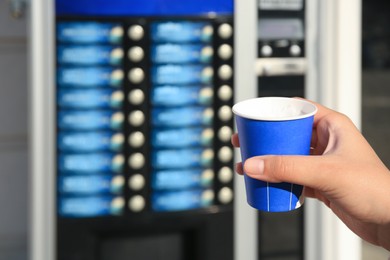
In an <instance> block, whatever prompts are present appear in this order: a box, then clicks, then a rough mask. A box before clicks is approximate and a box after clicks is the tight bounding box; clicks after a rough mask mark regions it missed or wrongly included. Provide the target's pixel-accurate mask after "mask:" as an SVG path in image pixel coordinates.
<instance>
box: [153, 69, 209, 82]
mask: <svg viewBox="0 0 390 260" xmlns="http://www.w3.org/2000/svg"><path fill="white" fill-rule="evenodd" d="M213 75H214V72H213V69H212V67H211V66H204V65H195V64H187V65H176V64H164V65H157V66H153V67H152V69H151V79H152V83H153V84H155V85H164V84H173V85H175V84H176V85H184V84H187V85H190V84H206V85H210V84H211V83H212V81H213Z"/></svg>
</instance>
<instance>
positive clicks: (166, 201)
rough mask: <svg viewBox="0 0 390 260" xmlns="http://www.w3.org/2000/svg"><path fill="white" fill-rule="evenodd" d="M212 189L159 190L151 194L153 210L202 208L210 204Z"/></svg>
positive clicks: (212, 197) (212, 196)
mask: <svg viewBox="0 0 390 260" xmlns="http://www.w3.org/2000/svg"><path fill="white" fill-rule="evenodd" d="M213 199H214V194H213V191H212V190H183V191H161V192H154V193H153V194H152V209H153V210H154V211H179V210H190V209H197V208H204V207H207V206H210V205H212V203H213Z"/></svg>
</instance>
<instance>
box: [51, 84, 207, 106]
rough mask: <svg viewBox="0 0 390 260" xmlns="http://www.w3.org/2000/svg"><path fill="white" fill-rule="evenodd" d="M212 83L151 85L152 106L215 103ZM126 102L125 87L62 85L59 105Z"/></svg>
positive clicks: (120, 104)
mask: <svg viewBox="0 0 390 260" xmlns="http://www.w3.org/2000/svg"><path fill="white" fill-rule="evenodd" d="M213 95H214V94H213V89H212V87H207V86H205V87H203V86H200V85H195V86H178V85H160V86H152V87H151V94H150V102H151V104H152V105H153V106H163V107H175V106H192V105H200V106H210V105H211V104H212V103H213ZM124 102H125V97H124V93H123V91H122V90H117V89H110V88H88V89H84V88H59V89H58V91H57V105H58V106H59V107H60V108H69V109H78V108H80V109H92V108H97V109H100V108H111V109H119V108H121V107H122V106H123V103H124Z"/></svg>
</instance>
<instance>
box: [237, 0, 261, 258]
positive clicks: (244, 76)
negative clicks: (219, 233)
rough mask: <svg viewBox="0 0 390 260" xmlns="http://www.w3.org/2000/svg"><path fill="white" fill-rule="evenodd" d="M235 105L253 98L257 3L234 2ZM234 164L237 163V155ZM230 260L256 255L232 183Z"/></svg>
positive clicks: (252, 217) (250, 217) (251, 213)
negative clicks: (232, 225) (232, 246)
mask: <svg viewBox="0 0 390 260" xmlns="http://www.w3.org/2000/svg"><path fill="white" fill-rule="evenodd" d="M234 17H235V25H234V27H235V36H234V37H235V43H234V44H235V55H234V59H235V64H234V67H235V82H234V85H235V91H234V95H235V102H238V101H241V100H244V99H248V98H253V97H256V96H257V76H256V73H255V66H254V65H255V62H256V59H257V34H256V33H254V32H257V1H256V0H245V1H241V0H235V14H234ZM235 155H236V156H235V157H236V158H235V160H236V162H238V161H241V159H240V156H239V153H238V151H236V153H235ZM234 193H235V199H234V259H236V260H241V259H245V260H255V259H257V257H258V253H257V247H258V243H257V239H258V236H257V223H258V219H257V211H256V210H254V209H252V208H251V207H248V205H247V203H246V195H245V185H244V180H243V178H241V177H240V176H237V177H236V178H235V181H234Z"/></svg>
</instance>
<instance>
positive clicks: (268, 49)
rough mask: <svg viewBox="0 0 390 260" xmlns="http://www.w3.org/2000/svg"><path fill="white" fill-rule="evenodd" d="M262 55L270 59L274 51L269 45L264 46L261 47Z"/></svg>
mask: <svg viewBox="0 0 390 260" xmlns="http://www.w3.org/2000/svg"><path fill="white" fill-rule="evenodd" d="M260 52H261V55H262V56H264V57H269V56H271V55H272V53H273V50H272V48H271V46H269V45H264V46H263V47H261V50H260Z"/></svg>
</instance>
